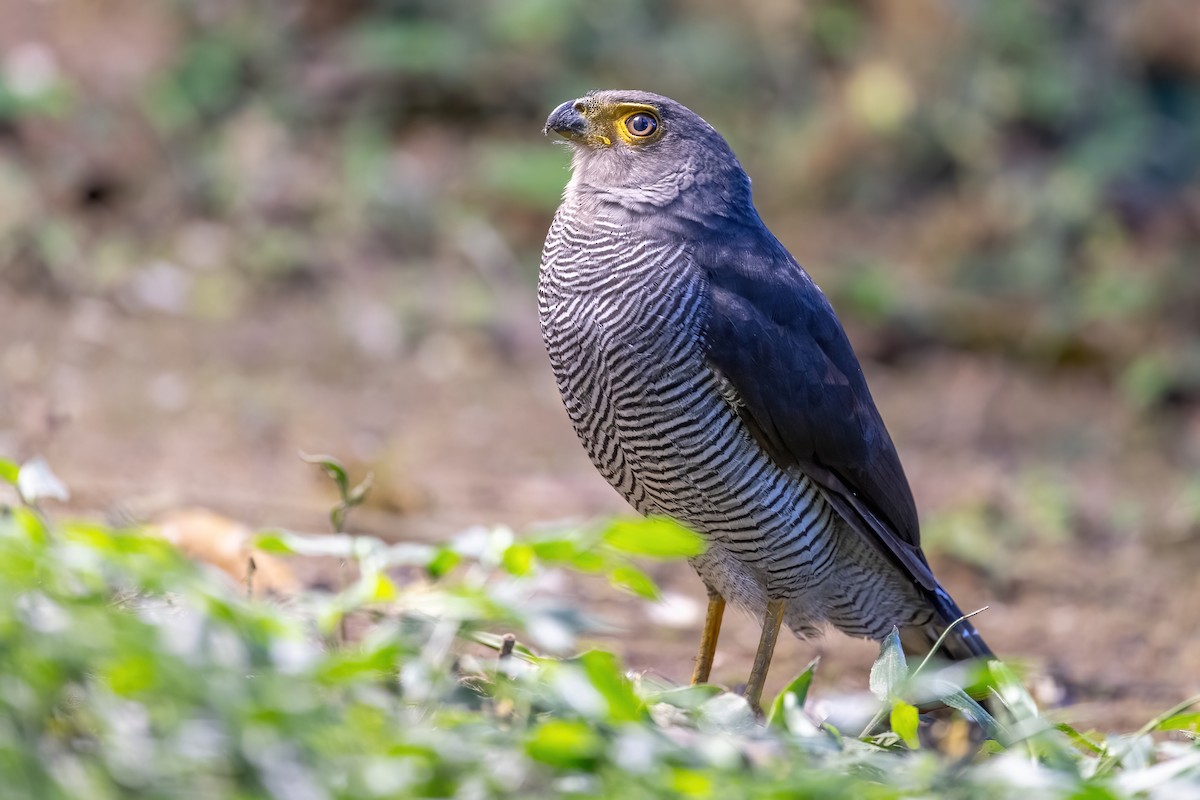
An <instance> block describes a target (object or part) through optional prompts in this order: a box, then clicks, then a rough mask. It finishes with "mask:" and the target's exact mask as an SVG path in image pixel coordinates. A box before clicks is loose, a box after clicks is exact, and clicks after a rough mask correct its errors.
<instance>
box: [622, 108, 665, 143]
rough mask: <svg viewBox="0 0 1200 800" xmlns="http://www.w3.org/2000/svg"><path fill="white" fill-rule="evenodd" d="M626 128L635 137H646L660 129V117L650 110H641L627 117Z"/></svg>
mask: <svg viewBox="0 0 1200 800" xmlns="http://www.w3.org/2000/svg"><path fill="white" fill-rule="evenodd" d="M625 130H627V131H629V135H630V136H632V137H634V138H635V139H646V138H649V137H651V136H653V135H654V134H655V132H656V131H657V130H658V118H657V117H655V116H654V115H653V114H651V113H649V112H648V111H639V112H637V113H636V114H630V115H629V116H628V117H626V118H625Z"/></svg>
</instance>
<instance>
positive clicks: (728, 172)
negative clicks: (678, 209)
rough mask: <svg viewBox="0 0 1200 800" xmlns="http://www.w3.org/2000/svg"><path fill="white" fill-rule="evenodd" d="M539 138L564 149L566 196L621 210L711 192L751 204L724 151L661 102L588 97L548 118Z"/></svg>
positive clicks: (626, 95) (615, 93)
mask: <svg viewBox="0 0 1200 800" xmlns="http://www.w3.org/2000/svg"><path fill="white" fill-rule="evenodd" d="M544 131H545V133H547V134H549V133H556V134H558V135H559V136H561V137H563V138H564V139H566V140H567V142H568V143H570V145H571V147H572V150H573V151H574V156H573V159H572V164H571V166H572V171H573V178H572V181H571V184H570V185H569V186H568V188H567V191H568V194H570V193H571V192H582V193H585V194H591V195H594V196H599V197H602V198H605V199H608V200H611V201H614V202H617V203H618V204H620V205H622V206H625V207H627V208H632V207H635V206H645V205H650V206H657V207H663V206H666V205H669V204H671V203H673V202H675V201H676V200H677V199H679V198H681V197H685V198H686V197H687V196H688V195H696V194H700V195H704V194H707V193H711V192H714V191H715V192H717V193H719V194H720V195H721V197H719V198H714V199H719V200H720V201H721V202H723V203H725V204H729V203H730V202H737V203H742V202H744V203H745V204H746V205H749V198H750V181H749V179H748V178H747V177H746V174H745V172H743V170H742V167H741V165H740V164H739V163H738V161H737V158H736V157H734V155H733V151H732V150H730V148H729V145H728V144H727V143H726V142H725V140H724V139H723V138H722V137H721V134H719V133H717V132H716V130H714V129H713V127H712V126H711V125H709V124H708V123H707V122H705V121H704V120H703V119H702V118H701V117H700V116H699V115H698V114H696V113H695V112H693V111H692V110H690V109H688V108H686V107H685V106H683V105H680V104H679V103H677V102H675V101H674V100H671V99H670V98H668V97H663V96H662V95H657V94H652V93H650V92H642V91H636V90H631V89H630V90H621V89H617V90H605V91H595V92H589V93H588V94H586V95H584V96H583V97H580V98H578V99H576V100H568V101H567V102H565V103H563V104H562V105H560V106H559V107H558V108H556V109H554V111H553V112H551V114H550V117H549V118H548V119H547V120H546V127H545V129H544Z"/></svg>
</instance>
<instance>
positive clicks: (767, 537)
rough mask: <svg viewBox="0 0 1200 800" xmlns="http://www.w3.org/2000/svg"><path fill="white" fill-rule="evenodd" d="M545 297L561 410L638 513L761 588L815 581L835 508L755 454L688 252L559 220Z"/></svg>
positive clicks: (546, 260) (551, 240) (544, 276)
mask: <svg viewBox="0 0 1200 800" xmlns="http://www.w3.org/2000/svg"><path fill="white" fill-rule="evenodd" d="M538 297H539V306H540V317H541V324H542V334H543V338H544V340H545V344H546V349H547V351H548V353H549V355H550V361H551V365H552V367H553V370H554V374H555V378H556V380H557V382H558V387H559V390H560V392H561V394H562V397H563V403H564V405H565V407H566V409H567V413H568V415H569V416H570V418H571V422H572V424H573V425H574V427H575V430H576V432H577V433H578V435H579V438H580V440H581V441H582V443H583V445H584V447H585V449H586V450H587V452H588V454H589V456H590V457H591V459H592V461H593V463H594V464H595V465H596V468H597V469H598V470H599V471H600V473H601V474H602V475H603V476H604V477H605V478H606V479H607V480H608V481H609V482H610V483H611V484H612V485H613V486H614V487H615V488H616V489H617V490H618V491H619V492H620V493H621V494H622V495H624V496H625V498H626V499H627V500H628V501H629V502H630V503H631V504H632V505H633V506H634V507H635V508H636V509H638V510H639V511H641V512H642V513H645V514H664V515H667V516H671V517H674V518H676V519H678V520H680V521H682V522H684V523H685V524H688V525H690V526H691V527H693V528H694V529H695V530H697V531H698V532H700V533H701V534H703V535H705V536H706V537H707V538H708V539H709V540H710V541H711V542H712V543H713V545H712V547H713V548H714V550H713V552H714V553H715V552H716V550H717V549H720V550H721V552H725V553H727V554H729V557H730V558H733V559H734V560H736V561H738V562H739V563H745V564H746V565H747V569H750V570H753V571H754V573H755V574H756V575H758V576H759V577H758V578H755V580H754V582H755V585H757V586H760V587H763V588H765V587H766V586H767V585H769V584H774V583H780V584H781V586H779V587H775V588H772V591H776V590H778V591H789V592H790V591H800V590H802V589H803V587H804V586H805V585H807V584H809V583H811V582H812V581H813V580H816V579H817V578H818V577H819V573H820V568H821V567H822V565H823V564H825V563H827V562H828V559H829V557H830V552H829V547H828V541H827V540H828V537H827V536H825V534H826V532H827V529H828V528H829V526H830V525H831V524H832V522H831V520H832V514H831V511H830V509H829V507H828V505H827V504H826V503H825V501H824V499H823V498H822V497H821V495H820V493H819V491H818V490H817V489H816V487H815V486H814V485H813V484H812V483H811V481H809V480H808V479H807V478H805V477H804V476H802V475H798V474H795V473H792V472H789V471H787V470H785V469H782V468H780V467H779V466H778V465H776V464H774V463H773V462H772V461H771V459H770V458H769V457H768V456H767V454H766V453H765V452H764V451H763V450H762V449H761V448H760V447H759V446H758V444H757V443H756V442H755V441H754V439H753V438H752V437H751V436H750V434H749V432H748V431H747V429H746V427H745V425H744V424H743V423H742V420H741V418H740V417H739V415H738V413H737V409H736V407H735V406H736V404H735V403H731V402H730V397H729V391H728V389H729V387H728V386H726V385H725V382H724V381H723V379H722V378H721V377H720V376H719V375H717V374H716V373H714V372H713V371H712V370H711V369H710V368H709V367H708V365H707V363H706V360H705V342H704V336H705V331H704V322H705V313H706V297H707V286H706V284H705V278H704V275H703V274H702V273H701V272H700V271H699V270H696V269H694V268H692V266H691V265H690V264H689V260H688V258H687V254H686V251H685V250H684V249H683V246H682V245H681V244H679V243H671V242H656V241H654V240H636V239H633V238H631V237H629V236H626V235H625V234H624V233H623V232H622V231H620V230H618V229H607V228H605V227H604V226H600V227H599V228H598V229H597V228H595V227H593V228H590V229H588V228H583V227H581V226H577V225H574V224H571V221H570V220H569V219H563V218H562V215H561V214H560V216H559V218H556V220H555V223H554V226H553V227H552V228H551V231H550V235H549V236H548V237H547V241H546V248H545V251H544V255H543V261H542V272H541V278H540V281H539V287H538ZM706 580H707V578H706ZM782 584H786V586H783V585H782ZM736 593H741V592H735V594H736Z"/></svg>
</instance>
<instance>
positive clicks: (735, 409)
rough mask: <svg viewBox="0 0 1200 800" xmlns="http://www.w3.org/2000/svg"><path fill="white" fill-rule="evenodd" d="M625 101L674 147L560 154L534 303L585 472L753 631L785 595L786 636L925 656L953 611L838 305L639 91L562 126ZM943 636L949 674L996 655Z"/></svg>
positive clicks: (709, 159)
mask: <svg viewBox="0 0 1200 800" xmlns="http://www.w3.org/2000/svg"><path fill="white" fill-rule="evenodd" d="M618 97H619V98H620V99H621V100H622V101H624V102H633V103H638V104H644V105H646V106H648V107H653V108H654V109H657V110H658V114H657V117H658V119H659V120H661V124H662V125H663V126H664V127H665V128H668V130H667V132H666V134H665V135H662V136H661V138H660V139H658V140H657V141H656V142H655V144H653V145H648V146H643V147H637V146H628V145H621V144H619V143H618V144H614V143H612V141H611V139H612V138H613V137H606V138H607V139H608V140H609V145H604V146H601V145H594V144H588V143H586V142H584V141H583V139H582V135H580V136H578V137H572V138H573V139H578V140H579V142H580V143H577V144H576V147H575V161H574V165H573V166H574V175H573V178H572V180H571V182H570V184H569V185H568V187H567V190H566V192H565V195H564V198H563V203H562V205H561V206H560V208H559V210H558V212H557V214H556V215H555V218H554V222H553V223H552V225H551V228H550V232H549V234H548V236H547V238H546V244H545V249H544V251H543V255H542V268H541V277H540V281H539V285H538V302H539V312H540V319H541V326H542V333H543V338H544V340H545V344H546V349H547V352H548V353H549V356H550V361H551V364H552V367H553V370H554V374H555V377H556V379H557V383H558V387H559V390H560V392H561V393H562V397H563V402H564V404H565V406H566V409H567V412H568V415H569V416H570V418H571V421H572V423H573V425H574V427H575V430H576V432H577V433H578V435H579V438H580V440H581V441H582V443H583V445H584V447H585V449H586V450H587V452H588V454H589V455H590V457H591V459H592V461H593V463H594V464H595V466H596V468H597V469H598V470H599V471H600V473H601V474H602V475H603V476H604V477H605V478H606V479H607V480H608V481H609V483H611V484H612V485H613V486H614V487H615V488H616V489H617V490H618V491H619V492H620V493H621V494H622V495H623V496H624V497H625V498H626V499H627V500H628V501H629V502H630V503H631V504H632V505H633V506H634V508H636V509H637V510H638V511H639V512H641V513H643V514H661V515H666V516H669V517H672V518H675V519H677V520H679V521H680V522H682V523H684V524H686V525H688V526H689V527H691V528H693V529H694V530H696V531H697V532H699V533H700V534H702V535H703V536H704V537H705V538H706V540H707V541H708V543H709V547H708V549H707V551H706V552H705V553H704V554H703V555H701V556H700V557H698V558H696V559H695V560H694V561H693V566H694V567H695V568H696V571H697V572H698V573H699V575H700V577H701V579H702V580H703V581H704V583H705V584H706V585H707V586H708V587H709V589H710V590H711V591H714V592H716V593H719V594H720V595H721V596H722V597H724V598H725V599H726V600H728V601H730V602H732V603H734V604H736V605H741V606H743V607H745V608H747V609H748V610H750V611H752V612H754V613H756V614H761V613H762V612H763V610H764V608H765V606H766V603H767V600H768V599H775V600H778V599H786V600H787V612H786V616H785V622H786V624H787V625H788V626H789V627H790V628H791V629H792V630H793V631H795V632H796V633H797V634H798V635H811V634H814V633H816V632H818V631H819V630H820V628H821V627H822V625H823V624H824V623H826V622H828V623H831V624H833V625H834V626H835V627H837V628H839V629H840V630H843V631H845V632H846V633H849V634H851V635H854V636H863V637H869V638H872V639H881V638H883V637H884V636H886V635H887V633H888V632H889V631H890V630H891V629H892V627H893V626H899V627H901V628H904V629H906V630H908V631H910V632H914V631H915V632H917V633H919V634H921V636H920V637H919V638H921V639H923V640H926V641H927V642H929V643H931V642H932V639H933V638H934V637H936V635H937V633H938V632H939V631H940V630H941V629H944V627H945V626H946V625H947V624H949V623H950V622H952V621H953V620H954V619H955V618H957V616H959V612H958V609H957V607H955V606H954V603H953V601H951V600H950V598H949V596H948V595H946V593H945V592H944V591H943V590H942V589H941V587H940V586H938V584H937V582H936V581H935V580H934V579H933V576H932V573H931V572H929V568H928V565H927V564H926V562H925V560H924V556H923V555H922V554H921V552H920V548H919V541H918V538H917V528H916V512H915V507H914V506H913V504H912V498H911V494H910V492H909V490H908V485H907V482H906V481H905V480H904V476H903V471H902V470H901V469H900V464H899V460H898V458H896V456H895V450H894V447H893V446H892V443H891V440H890V437H888V435H887V431H886V428H884V427H883V423H882V421H881V420H880V419H879V416H878V412H877V411H876V410H875V407H874V403H873V402H872V401H871V398H870V394H869V392H868V391H867V389H866V383H865V381H864V380H863V379H862V375H861V369H860V368H859V366H858V362H857V360H856V359H855V358H854V355H853V352H852V351H851V350H850V348H849V343H848V342H847V341H846V339H845V334H844V333H843V332H842V329H841V326H840V324H839V323H838V322H837V319H836V316H834V314H833V311H832V309H830V308H829V306H828V304H827V303H826V302H825V298H824V296H823V295H821V293H820V291H819V290H818V289H817V288H816V286H815V285H814V284H813V283H812V281H811V280H810V279H809V278H808V276H807V274H805V273H804V271H803V270H802V269H800V267H799V266H798V265H796V263H795V262H794V261H793V260H792V259H791V257H790V255H788V254H787V252H786V250H784V249H783V248H782V246H780V245H779V243H778V242H777V241H776V240H775V238H774V237H773V236H771V234H770V233H769V232H768V231H767V230H766V228H765V227H764V226H763V225H762V223H761V220H759V218H758V215H757V212H756V211H755V210H754V207H753V204H752V203H751V201H750V193H749V181H748V179H747V178H746V177H745V174H744V173H743V172H742V170H741V167H740V165H739V164H738V163H737V160H736V158H734V157H733V154H732V152H730V151H729V150H728V146H727V145H726V144H725V142H724V140H723V139H721V137H720V136H719V135H718V134H717V133H716V132H715V131H713V130H712V128H711V127H710V126H708V125H707V123H705V122H704V121H703V120H701V119H700V118H699V117H697V116H695V115H694V114H693V113H692V112H690V111H688V110H687V109H685V108H683V107H682V106H679V105H678V104H676V103H673V102H672V101H670V100H668V99H666V98H661V97H659V96H657V95H649V94H647V93H640V92H610V93H596V94H592V95H589V96H588V97H587V98H585V99H582V100H581V101H577V102H576V103H575V104H574V105H573V108H574V110H576V111H579V110H580V106H581V104H583V103H586V102H591V103H597V104H602V103H606V102H614V101H616V100H617V98H618ZM631 98H632V99H631ZM568 105H569V104H564V106H562V107H560V109H559V111H556V112H555V113H556V114H559V113H560V112H562V113H563V114H567V112H566V111H565V110H564V109H566V107H567V106H568ZM554 119H555V117H554V116H552V117H551V122H552V123H553V121H554ZM570 119H571V123H570V124H576V125H577V124H578V123H576V122H575V121H574V120H575V117H574V116H572V117H571V118H570ZM556 129H557V128H556ZM951 638H952V641H950V642H949V644H948V646H947V652H948V653H949V654H950V655H952V656H955V657H970V656H974V655H984V654H986V653H987V652H988V651H987V648H986V645H984V644H983V642H982V640H981V639H979V637H978V634H977V633H976V632H975V631H974V629H973V628H971V626H970V625H962V626H960V627H959V628H958V629H957V632H956V635H955V636H953V637H951Z"/></svg>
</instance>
